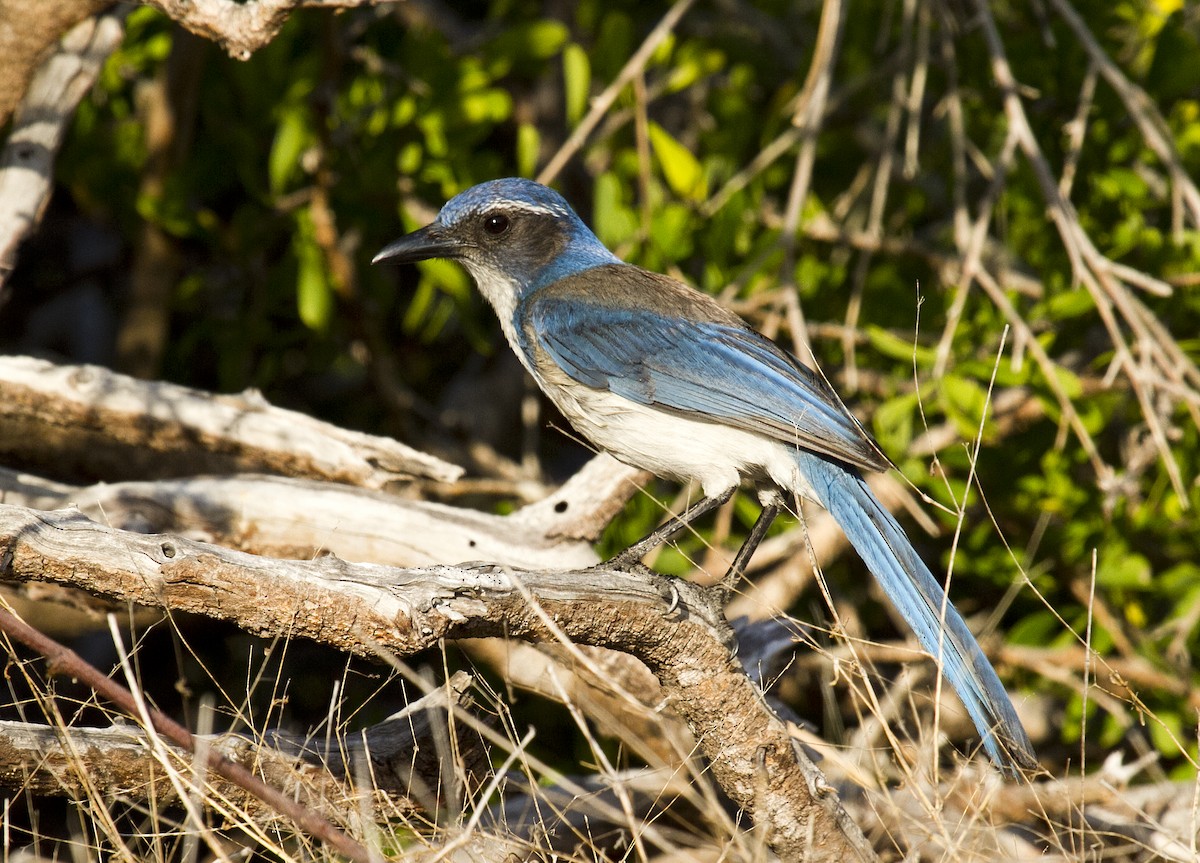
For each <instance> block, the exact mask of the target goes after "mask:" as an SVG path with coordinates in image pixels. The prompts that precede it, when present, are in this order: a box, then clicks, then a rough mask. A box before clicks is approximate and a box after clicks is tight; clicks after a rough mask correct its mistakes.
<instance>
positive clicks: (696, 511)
mask: <svg viewBox="0 0 1200 863" xmlns="http://www.w3.org/2000/svg"><path fill="white" fill-rule="evenodd" d="M733 492H734V489H732V488H731V489H729V491H727V492H724V493H723V494H720V495H718V496H717V497H706V498H704V499H703V500H700V501H697V502H696V503H694V504H692V505H691V506H689V507H688V508H687V509H685V510H684V511H683V512H682V513H680V514H679V515H677V516H674V517H673V518H670V519H668V520H667V521H666V523H664V524H663V525H662V526H661V527H658V528H655V529H654V530H652V531H650V533H648V534H646V536H645V537H644V538H643V539H641V540H639V541H638V542H635V543H634V544H633V545H631V546H629V548H627V549H625V550H624V551H623V552H621V553H620V554H615V555H613V556H612V557H611V558H610V559H609V560H608V561H606V562H605V564H604V565H605V566H606V567H609V568H611V569H626V568H628V567H630V566H632V565H633V564H635V563H637V562H638V561H639V560H641V559H642V558H643V557H645V556H646V554H647V553H648V552H649V551H651V550H652V549H655V548H658V547H659V546H660V545H662V544H663V543H664V542H667V541H668V540H670V539H671V538H673V537H674V536H675V535H676V534H678V533H679V532H680V531H681V530H683V529H684V528H685V527H687V526H688V525H690V524H691V523H692V522H693V521H695V520H696V519H698V518H700V516H702V515H704V514H705V513H707V512H712V511H713V510H714V509H716V508H717V507H719V506H720V505H721V504H723V503H725V501H727V500H729V498H731V497H733Z"/></svg>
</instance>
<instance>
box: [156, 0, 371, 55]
mask: <svg viewBox="0 0 1200 863" xmlns="http://www.w3.org/2000/svg"><path fill="white" fill-rule="evenodd" d="M142 2H143V3H145V4H147V5H149V6H156V7H158V8H159V9H161V10H162V11H163V12H164V13H165V14H167V15H168V16H169V17H170V18H171V19H173V20H174V21H176V22H177V23H179V24H182V25H183V26H184V27H186V28H187V29H189V30H191V31H192V32H193V33H195V34H196V35H197V36H203V37H204V38H205V39H211V40H212V41H214V42H216V43H217V44H218V45H220V46H221V47H222V48H223V49H224V50H225V51H226V52H227V53H228V54H229V56H230V57H233V58H234V59H235V60H249V59H250V55H251V54H253V53H254V52H255V51H257V50H258V49H259V48H261V47H263V46H264V45H266V44H267V43H268V42H270V41H271V40H272V39H274V38H275V34H277V33H278V32H279V29H280V28H281V27H282V26H283V24H284V22H285V21H287V18H288V15H290V14H291V12H292V10H294V9H302V8H314V9H351V8H354V7H356V6H375V5H377V4H378V3H380V2H382V0H254V2H253V3H237V2H234V0H142Z"/></svg>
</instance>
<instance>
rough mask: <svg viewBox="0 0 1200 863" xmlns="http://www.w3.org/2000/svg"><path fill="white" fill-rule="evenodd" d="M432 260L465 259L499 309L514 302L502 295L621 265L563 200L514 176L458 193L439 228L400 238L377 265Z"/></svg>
mask: <svg viewBox="0 0 1200 863" xmlns="http://www.w3.org/2000/svg"><path fill="white" fill-rule="evenodd" d="M427 258H450V259H451V260H456V261H459V262H460V263H461V264H462V265H463V266H464V267H466V268H467V271H468V272H470V274H471V275H472V276H473V277H474V278H475V281H476V282H477V283H478V284H479V287H480V289H481V290H482V291H483V293H484V295H485V296H486V297H487V298H488V300H490V301H492V304H493V305H496V304H497V301H498V300H502V299H508V300H510V301H511V299H512V298H510V297H500V296H498V295H497V294H498V293H507V292H511V294H512V295H513V297H519V296H521V295H523V294H525V293H527V292H528V291H531V290H535V289H537V288H538V287H540V286H542V285H546V284H549V283H550V282H552V281H554V280H555V279H559V278H562V277H563V276H568V275H572V274H573V273H577V272H579V271H581V270H585V269H589V268H591V267H594V266H598V265H600V264H607V263H613V262H615V261H616V260H617V259H616V258H615V257H614V256H613V254H612V253H611V252H609V251H608V249H606V248H605V247H604V245H603V244H602V243H601V242H600V241H599V240H598V239H597V238H596V235H595V234H593V233H592V232H591V231H590V230H588V228H587V226H586V225H584V224H583V221H582V220H581V219H580V218H579V216H577V215H576V214H575V211H574V210H572V209H571V206H570V205H569V204H568V203H567V202H566V200H565V199H564V198H563V196H562V195H560V194H558V192H555V191H554V190H553V189H549V188H547V187H546V186H543V185H541V184H540V183H535V182H533V181H532V180H524V179H519V178H513V177H510V178H508V179H504V180H491V181H489V182H486V183H480V184H479V185H478V186H472V187H471V188H470V189H467V190H466V191H465V192H462V193H460V194H458V195H456V196H454V197H453V198H451V199H450V200H449V201H448V202H447V203H446V205H445V206H444V207H442V210H441V212H440V213H438V215H437V218H436V219H434V220H433V222H432V223H430V224H429V225H426V226H425V227H424V228H421V229H420V230H417V231H413V232H412V233H411V234H408V235H406V236H404V237H401V238H400V239H399V240H396V242H394V243H392V244H391V245H389V246H387V247H386V248H385V249H384V250H383V251H381V252H380V253H379V254H378V255H376V256H375V258H374V260H373V261H372V263H376V264H377V263H379V262H381V261H392V262H395V263H410V262H413V261H423V260H425V259H427ZM506 304H507V303H506Z"/></svg>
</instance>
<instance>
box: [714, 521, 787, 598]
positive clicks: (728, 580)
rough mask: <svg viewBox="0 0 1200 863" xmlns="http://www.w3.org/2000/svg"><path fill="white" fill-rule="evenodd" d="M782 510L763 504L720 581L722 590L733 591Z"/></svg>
mask: <svg viewBox="0 0 1200 863" xmlns="http://www.w3.org/2000/svg"><path fill="white" fill-rule="evenodd" d="M782 509H783V504H781V503H777V502H771V503H764V504H763V508H762V512H760V513H759V514H758V518H757V519H756V520H755V522H754V526H753V527H752V528H750V533H749V534H748V535H747V536H746V541H745V542H743V543H742V547H741V548H739V549H738V553H737V556H736V557H735V558H734V559H733V563H732V564H730V566H729V571H728V572H726V573H725V577H724V578H722V579H721V588H722V589H723V590H725V591H727V592H728V591H732V590H733V588H734V585H736V584H737V580H738V579H739V578H740V577H741V576H742V574H743V573H744V572H745V571H746V567H747V566H749V565H750V558H752V557H754V552H755V551H756V550H757V549H758V544H759V543H760V542H762V540H763V537H764V536H766V535H767V530H768V529H770V527H771V523H772V522H773V521H775V517H776V516H777V515H779V513H780V511H781V510H782Z"/></svg>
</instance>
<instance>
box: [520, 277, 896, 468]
mask: <svg viewBox="0 0 1200 863" xmlns="http://www.w3.org/2000/svg"><path fill="white" fill-rule="evenodd" d="M601 269H603V270H608V269H609V268H607V267H605V268H601ZM614 269H615V268H614ZM628 270H632V271H633V274H634V277H635V278H634V281H637V282H640V283H641V284H640V285H635V287H640V288H641V290H640V291H639V294H640V296H639V298H638V299H639V300H640V302H639V305H638V306H634V307H631V306H630V305H629V304H627V303H619V302H613V301H612V297H611V296H608V295H605V294H604V293H603V292H596V291H594V290H593V293H599V296H597V297H590V296H583V295H581V292H579V291H578V290H577V289H576V290H572V289H571V287H572V286H571V285H567V286H565V289H562V290H555V288H556V287H557V286H556V285H551V286H549V287H548V288H546V289H543V290H541V291H539V292H538V293H537V294H535V295H534V296H533V297H531V298H530V300H529V301H528V304H527V307H526V308H525V309H524V310H523V312H522V317H523V323H524V325H525V327H526V328H527V329H528V336H529V337H530V338H531V340H532V341H533V343H534V344H536V345H537V347H538V348H540V349H541V350H542V351H544V352H545V353H546V354H547V355H548V356H549V357H550V359H552V360H553V361H554V363H555V364H557V365H558V366H559V367H560V368H561V369H562V370H563V371H564V372H565V373H566V374H567V375H569V376H570V377H571V378H572V379H574V380H576V381H578V382H579V383H581V384H585V385H586V386H589V387H593V388H596V389H607V390H610V391H611V392H613V393H616V394H617V395H620V396H622V397H624V398H627V399H629V400H630V401H633V402H637V403H638V404H642V405H647V406H652V407H656V408H659V409H662V410H667V411H671V412H673V413H678V414H683V415H688V416H690V417H692V418H695V419H702V420H706V421H711V422H722V423H725V424H728V425H731V426H735V427H737V428H741V429H745V430H747V431H751V432H756V433H758V434H761V435H764V436H766V437H770V438H774V439H776V440H779V441H782V442H784V443H790V444H795V445H797V446H801V447H804V448H805V449H808V450H812V451H814V452H817V453H820V454H822V455H826V456H831V457H833V458H836V459H840V460H841V461H844V462H847V463H849V464H852V465H855V466H857V467H862V468H866V469H868V470H885V469H887V468H888V467H889V466H890V465H889V462H888V461H887V459H886V458H885V457H884V456H883V455H882V454H881V453H880V452H879V450H878V448H877V447H876V445H875V443H874V441H872V440H871V438H870V437H869V436H868V435H867V434H866V432H864V431H863V430H862V428H861V427H860V426H859V424H858V422H857V421H856V420H855V419H854V418H853V417H852V416H851V415H850V414H849V412H847V410H846V408H845V407H844V406H843V405H842V403H841V401H840V400H839V399H838V397H837V396H836V395H835V394H834V393H833V391H832V390H831V389H830V388H829V387H828V386H827V385H826V384H825V382H824V381H823V380H821V379H820V378H819V377H817V375H816V374H814V373H813V372H812V371H811V370H809V369H808V368H806V367H805V366H803V365H801V364H800V363H799V361H797V360H796V359H794V358H793V357H791V356H790V355H788V354H787V353H785V352H784V351H783V350H781V349H780V348H779V347H778V346H776V345H775V344H774V343H773V342H771V341H769V340H768V339H766V338H765V337H763V336H761V335H759V334H758V333H756V332H755V331H754V330H752V329H750V328H749V327H747V326H746V325H745V324H744V323H743V322H742V321H741V320H740V319H739V318H737V317H736V316H734V315H732V314H731V313H729V312H727V311H725V310H724V309H722V308H721V307H720V306H718V305H717V304H716V302H715V301H713V300H712V299H711V298H710V297H708V296H707V295H704V294H700V293H699V292H697V291H694V290H692V289H690V288H686V287H684V286H683V285H681V284H680V283H678V282H674V281H673V280H669V279H665V278H664V277H659V276H655V274H652V273H647V272H645V271H643V270H637V269H635V268H632V267H629V268H628ZM591 272H593V273H595V271H591ZM622 276H623V277H624V278H625V279H626V281H629V280H630V276H629V274H628V273H627V272H622ZM592 281H593V282H594V281H595V280H594V279H593V280H592ZM621 293H625V291H622V292H621ZM647 297H652V298H654V300H655V302H653V303H652V304H651V305H650V306H649V307H646V298H647ZM664 297H665V298H666V299H667V300H670V301H671V302H663V299H664Z"/></svg>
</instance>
